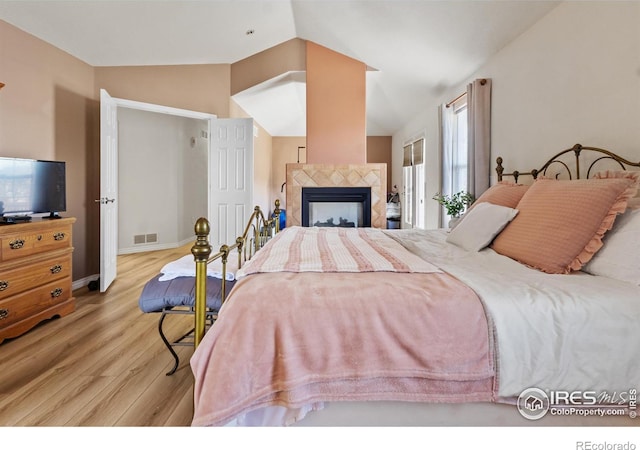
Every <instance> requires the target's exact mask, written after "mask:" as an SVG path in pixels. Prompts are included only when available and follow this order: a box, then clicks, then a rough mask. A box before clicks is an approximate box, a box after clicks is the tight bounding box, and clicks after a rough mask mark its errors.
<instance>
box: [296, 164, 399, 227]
mask: <svg viewBox="0 0 640 450" xmlns="http://www.w3.org/2000/svg"><path fill="white" fill-rule="evenodd" d="M286 186H287V194H286V210H287V226H288V227H291V226H302V216H303V214H302V189H306V188H347V187H358V188H367V189H369V195H370V198H371V200H370V201H371V208H365V209H366V210H367V214H370V220H371V226H372V227H374V228H386V227H387V203H386V202H387V189H386V187H387V165H386V164H382V163H369V164H338V165H336V164H301V163H288V164H287V184H286ZM338 200H340V199H338ZM305 213H306V214H305V216H307V215H308V212H307V211H305ZM307 217H308V216H307ZM339 219H340V215H338V216H337V217H336V218H334V223H337V222H339ZM319 220H320V221H321V222H326V221H327V219H326V218H323V219H319Z"/></svg>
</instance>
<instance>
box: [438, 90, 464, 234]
mask: <svg viewBox="0 0 640 450" xmlns="http://www.w3.org/2000/svg"><path fill="white" fill-rule="evenodd" d="M467 112H468V111H467V101H466V96H463V97H462V98H460V99H458V100H456V101H455V102H454V103H451V104H449V105H446V106H445V105H443V107H442V128H443V138H442V194H444V195H453V194H455V193H456V192H460V191H467V190H468V188H467V186H468V180H469V163H468V158H467V156H468V133H467V127H468V125H467V120H468V114H467ZM441 217H442V220H441V221H440V224H441V226H444V225H445V224H446V223H448V221H449V217H448V216H447V212H446V209H444V208H442V214H441Z"/></svg>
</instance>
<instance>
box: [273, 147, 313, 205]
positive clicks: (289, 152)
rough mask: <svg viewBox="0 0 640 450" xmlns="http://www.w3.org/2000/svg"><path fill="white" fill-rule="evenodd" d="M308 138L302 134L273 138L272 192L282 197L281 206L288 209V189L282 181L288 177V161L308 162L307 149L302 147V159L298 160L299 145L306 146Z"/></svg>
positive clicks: (275, 195)
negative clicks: (301, 135)
mask: <svg viewBox="0 0 640 450" xmlns="http://www.w3.org/2000/svg"><path fill="white" fill-rule="evenodd" d="M306 146H307V140H306V138H305V137H300V136H291V137H286V136H278V137H274V138H273V156H272V159H271V170H272V173H273V184H272V185H271V192H272V196H273V197H274V198H278V199H280V205H281V208H283V209H287V196H286V193H287V190H286V186H283V185H282V183H284V182H285V180H286V179H287V171H286V165H287V164H288V163H297V162H300V163H306V162H307V150H306V148H302V149H300V159H299V160H298V147H306Z"/></svg>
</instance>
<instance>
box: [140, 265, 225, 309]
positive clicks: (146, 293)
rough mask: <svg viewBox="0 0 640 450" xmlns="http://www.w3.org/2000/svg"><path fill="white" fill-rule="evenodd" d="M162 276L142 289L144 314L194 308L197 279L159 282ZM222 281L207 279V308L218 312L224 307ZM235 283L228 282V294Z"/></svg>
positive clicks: (141, 298)
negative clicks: (221, 294) (179, 307)
mask: <svg viewBox="0 0 640 450" xmlns="http://www.w3.org/2000/svg"><path fill="white" fill-rule="evenodd" d="M161 275H162V274H158V275H156V276H155V277H154V278H152V279H151V280H149V281H148V282H147V284H145V286H144V288H143V289H142V293H141V294H140V298H139V299H138V306H139V307H140V309H141V310H142V312H145V313H148V312H159V311H162V309H163V308H170V307H173V306H194V304H195V292H196V289H195V278H194V277H178V278H174V279H173V280H169V281H158V278H160V276H161ZM221 282H222V280H220V279H219V278H213V277H207V307H208V308H210V309H213V310H215V311H218V310H219V309H220V306H221V305H222V300H221V298H220V290H221V284H222V283H221ZM233 284H234V282H233V281H227V285H226V290H227V293H228V292H229V290H230V289H231V288H232V287H233Z"/></svg>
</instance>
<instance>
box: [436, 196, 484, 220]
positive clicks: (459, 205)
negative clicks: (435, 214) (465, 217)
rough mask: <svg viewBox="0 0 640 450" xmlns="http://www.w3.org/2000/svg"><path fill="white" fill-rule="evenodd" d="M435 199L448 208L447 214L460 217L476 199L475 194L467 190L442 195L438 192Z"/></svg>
mask: <svg viewBox="0 0 640 450" xmlns="http://www.w3.org/2000/svg"><path fill="white" fill-rule="evenodd" d="M433 199H434V200H436V201H437V202H438V203H440V204H441V205H442V206H444V207H445V209H446V210H447V214H448V215H449V216H451V217H460V214H462V212H463V211H464V210H465V209H466V207H467V206H469V205H470V204H471V203H473V201H474V200H475V199H474V198H473V195H471V194H469V193H468V192H466V191H460V192H457V193H455V194H453V195H451V196H449V195H442V194H441V193H440V192H438V193H437V194H436V195H434V196H433Z"/></svg>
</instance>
